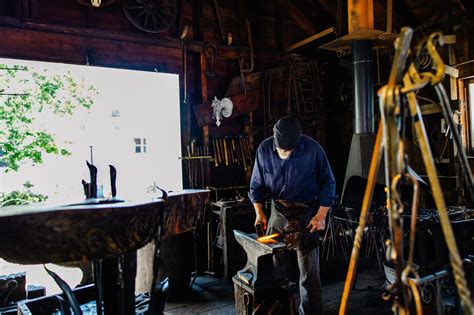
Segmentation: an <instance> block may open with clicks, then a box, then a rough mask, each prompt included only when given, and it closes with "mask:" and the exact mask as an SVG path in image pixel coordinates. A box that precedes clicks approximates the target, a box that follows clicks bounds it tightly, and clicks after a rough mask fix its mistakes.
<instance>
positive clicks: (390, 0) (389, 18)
mask: <svg viewBox="0 0 474 315" xmlns="http://www.w3.org/2000/svg"><path fill="white" fill-rule="evenodd" d="M392 30H393V0H387V33H392Z"/></svg>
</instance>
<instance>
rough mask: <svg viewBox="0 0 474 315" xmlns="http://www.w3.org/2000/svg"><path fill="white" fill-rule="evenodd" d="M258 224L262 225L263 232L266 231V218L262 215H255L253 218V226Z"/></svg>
mask: <svg viewBox="0 0 474 315" xmlns="http://www.w3.org/2000/svg"><path fill="white" fill-rule="evenodd" d="M258 223H262V225H263V230H264V231H265V230H266V229H267V217H266V216H265V215H264V214H263V213H261V214H257V217H256V218H255V225H257V224H258Z"/></svg>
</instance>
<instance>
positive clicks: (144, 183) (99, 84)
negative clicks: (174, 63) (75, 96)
mask: <svg viewBox="0 0 474 315" xmlns="http://www.w3.org/2000/svg"><path fill="white" fill-rule="evenodd" d="M0 63H1V64H7V65H23V66H27V67H34V68H36V69H47V70H48V72H50V73H65V72H67V71H70V72H71V74H72V75H73V76H74V77H77V78H83V79H84V80H85V82H86V83H87V85H92V86H94V87H96V89H97V91H98V92H99V95H98V96H97V97H95V98H94V105H93V106H92V108H91V109H90V110H89V111H87V110H84V109H82V110H77V111H75V113H74V114H73V115H72V116H70V117H57V116H53V115H50V116H47V117H43V116H42V115H38V117H37V119H36V120H35V122H34V123H35V124H44V125H45V126H46V127H47V130H48V131H49V132H51V133H53V134H55V136H56V139H57V141H58V144H60V145H63V146H64V143H65V142H67V143H68V144H66V145H65V147H66V148H67V149H68V150H69V151H70V152H71V153H72V155H71V156H65V157H64V156H54V155H49V156H48V155H45V156H44V163H43V164H39V165H36V166H31V165H22V166H21V168H20V170H19V171H18V172H9V173H4V172H3V169H1V168H0V189H1V190H3V191H11V190H15V189H22V184H23V183H25V182H26V181H30V182H31V183H33V184H34V188H33V190H34V191H35V192H39V193H42V194H45V195H48V196H49V200H50V201H61V202H76V201H78V200H81V199H84V193H83V187H82V184H81V180H82V179H84V180H85V181H86V182H88V181H89V174H88V168H87V166H86V160H89V161H90V158H91V152H90V151H91V147H92V151H93V162H94V164H95V165H96V166H97V167H98V169H99V176H98V178H99V183H98V184H99V185H102V186H103V190H104V196H105V197H107V196H108V195H109V194H110V187H109V186H110V185H109V183H110V180H109V174H108V172H109V167H108V165H109V164H112V165H114V166H115V167H116V169H117V197H119V198H122V199H137V198H147V197H148V198H149V197H151V196H150V195H149V194H148V193H147V188H148V187H149V186H151V185H153V183H154V182H156V184H157V185H159V186H160V187H161V188H163V189H165V190H180V189H182V170H181V162H180V160H179V159H178V157H179V156H180V152H181V145H180V143H181V134H180V117H179V113H180V112H179V79H178V75H174V74H164V73H156V72H144V71H131V70H120V69H110V68H100V67H92V66H77V65H68V64H58V63H46V62H33V61H24V60H12V59H0ZM0 75H1V73H0ZM0 98H1V97H0ZM136 138H139V139H140V141H141V143H140V146H139V148H140V151H141V152H142V153H144V152H146V154H136V153H135V152H136V148H137V144H136V142H134V139H136Z"/></svg>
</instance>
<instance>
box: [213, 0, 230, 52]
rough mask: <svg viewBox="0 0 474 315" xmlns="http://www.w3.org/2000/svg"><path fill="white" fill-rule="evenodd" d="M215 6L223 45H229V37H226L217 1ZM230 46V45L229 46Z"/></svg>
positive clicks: (214, 2)
mask: <svg viewBox="0 0 474 315" xmlns="http://www.w3.org/2000/svg"><path fill="white" fill-rule="evenodd" d="M213 4H214V14H215V16H216V20H217V26H219V33H220V35H221V40H222V43H223V44H227V37H226V36H225V31H224V27H223V26H222V20H221V15H220V12H219V3H218V2H217V0H214V1H213ZM228 45H230V44H228Z"/></svg>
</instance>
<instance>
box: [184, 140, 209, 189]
mask: <svg viewBox="0 0 474 315" xmlns="http://www.w3.org/2000/svg"><path fill="white" fill-rule="evenodd" d="M186 153H187V156H184V157H180V159H183V160H185V161H186V164H187V168H188V169H187V171H188V181H189V186H190V188H205V187H208V186H209V177H208V174H209V172H208V169H209V162H212V160H213V157H212V156H211V155H209V149H208V148H207V147H201V146H197V145H196V140H194V139H193V140H192V141H191V144H190V145H188V146H186ZM216 161H217V159H216V157H214V163H216Z"/></svg>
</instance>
